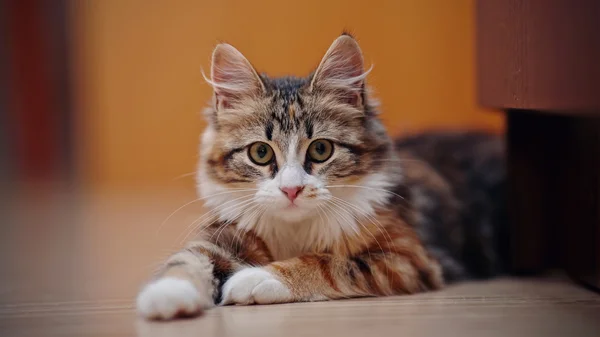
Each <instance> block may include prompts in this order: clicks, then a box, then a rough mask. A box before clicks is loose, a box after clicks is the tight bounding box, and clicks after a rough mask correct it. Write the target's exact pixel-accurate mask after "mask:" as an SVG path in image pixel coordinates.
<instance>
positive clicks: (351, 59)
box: [310, 34, 369, 107]
mask: <svg viewBox="0 0 600 337" xmlns="http://www.w3.org/2000/svg"><path fill="white" fill-rule="evenodd" d="M368 73H369V72H368V71H366V72H365V69H364V59H363V55H362V51H361V50H360V47H359V46H358V42H356V40H355V39H354V38H353V37H352V36H350V35H346V34H344V35H342V36H340V37H338V38H337V39H336V40H335V41H333V43H332V44H331V47H329V50H327V53H325V56H324V57H323V59H322V60H321V63H320V64H319V67H318V68H317V71H316V72H315V74H314V76H313V79H312V82H311V83H310V89H311V90H323V91H331V92H335V93H336V94H337V95H339V96H340V98H341V99H342V100H344V102H345V103H348V104H350V105H353V106H355V107H362V106H363V103H364V102H363V92H364V86H365V78H366V77H367V75H368Z"/></svg>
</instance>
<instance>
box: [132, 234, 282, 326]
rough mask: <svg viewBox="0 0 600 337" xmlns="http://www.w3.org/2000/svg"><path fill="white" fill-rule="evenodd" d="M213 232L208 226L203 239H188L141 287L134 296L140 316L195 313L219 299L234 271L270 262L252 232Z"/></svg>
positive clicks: (263, 246) (266, 249)
mask: <svg viewBox="0 0 600 337" xmlns="http://www.w3.org/2000/svg"><path fill="white" fill-rule="evenodd" d="M215 226H216V225H215ZM217 228H218V227H217ZM213 234H214V231H213V230H212V229H211V228H208V229H207V230H206V231H205V239H203V240H199V241H194V242H191V243H190V244H188V245H187V247H186V248H185V249H183V250H181V251H179V252H178V253H176V254H174V255H173V256H171V257H170V258H169V259H168V260H167V261H166V263H165V264H164V265H163V267H162V269H161V270H160V272H159V273H158V275H157V276H156V278H155V279H154V280H153V281H151V282H150V283H148V284H147V285H146V286H145V287H143V288H142V290H141V291H140V293H139V295H138V298H137V310H138V312H139V313H140V315H141V316H143V317H145V318H148V319H172V318H176V317H180V316H194V315H198V314H200V313H201V312H202V311H203V310H204V309H207V308H210V307H213V306H214V305H215V304H216V303H220V302H221V298H222V293H223V291H222V288H223V285H224V284H225V281H226V280H228V279H229V278H230V277H231V276H232V275H233V274H234V273H236V272H238V271H241V270H244V269H245V268H249V267H250V266H251V265H254V266H256V265H265V264H267V263H269V262H271V261H272V258H271V256H270V252H269V250H268V248H267V247H266V245H265V244H264V243H263V242H262V240H260V238H258V237H256V236H255V235H254V234H253V233H252V232H246V233H244V234H241V233H237V231H236V229H235V227H234V226H231V227H230V228H225V229H221V230H220V231H219V234H221V235H213ZM236 234H237V235H236Z"/></svg>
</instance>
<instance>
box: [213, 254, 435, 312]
mask: <svg viewBox="0 0 600 337" xmlns="http://www.w3.org/2000/svg"><path fill="white" fill-rule="evenodd" d="M442 284H443V280H442V276H441V272H440V268H439V265H438V264H437V262H435V261H433V260H430V259H429V258H427V257H426V256H417V255H416V254H407V253H404V252H402V251H396V252H394V251H388V252H385V253H382V252H381V251H379V252H366V253H364V254H358V255H356V256H352V257H343V256H335V255H332V254H308V255H304V256H301V257H298V258H293V259H289V260H285V261H278V262H273V263H271V264H269V265H268V266H265V267H257V268H248V269H244V270H242V271H239V272H237V273H235V274H234V275H233V276H232V277H231V278H230V279H229V280H228V281H227V282H226V283H225V285H224V287H223V302H222V304H253V303H256V304H270V303H285V302H304V301H322V300H328V299H338V298H349V297H364V296H385V295H394V294H405V293H415V292H419V291H424V290H428V289H437V288H440V287H441V286H442Z"/></svg>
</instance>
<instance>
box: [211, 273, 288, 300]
mask: <svg viewBox="0 0 600 337" xmlns="http://www.w3.org/2000/svg"><path fill="white" fill-rule="evenodd" d="M292 300H293V297H292V293H291V292H290V290H289V289H288V287H286V286H285V285H284V284H283V283H281V282H280V281H279V280H277V279H276V278H275V276H273V274H271V273H269V272H268V271H266V270H264V269H263V268H247V269H243V270H240V271H239V272H237V273H235V274H233V276H231V278H230V279H229V280H227V282H225V284H224V285H223V301H222V302H221V304H254V303H256V304H270V303H285V302H291V301H292Z"/></svg>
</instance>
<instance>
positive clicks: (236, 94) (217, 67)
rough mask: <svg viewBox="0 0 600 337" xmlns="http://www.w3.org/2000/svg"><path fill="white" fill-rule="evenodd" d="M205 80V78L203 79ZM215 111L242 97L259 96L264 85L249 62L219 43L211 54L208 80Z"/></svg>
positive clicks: (229, 47) (235, 50)
mask: <svg viewBox="0 0 600 337" xmlns="http://www.w3.org/2000/svg"><path fill="white" fill-rule="evenodd" d="M205 79H206V78H205ZM206 81H207V82H208V83H210V84H211V85H212V87H213V89H214V92H215V98H216V103H215V106H216V108H217V110H220V108H223V107H229V106H231V104H233V103H235V102H236V101H238V100H240V99H241V98H242V97H244V96H253V95H257V94H260V93H261V92H262V91H263V90H264V84H263V83H262V80H261V79H260V76H258V74H257V73H256V70H254V67H252V65H251V64H250V62H249V61H248V60H247V59H246V58H245V57H244V55H242V53H240V52H239V51H238V50H237V49H235V48H234V47H233V46H232V45H230V44H226V43H221V44H218V45H217V47H215V50H214V51H213V54H212V64H211V70H210V79H206Z"/></svg>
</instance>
